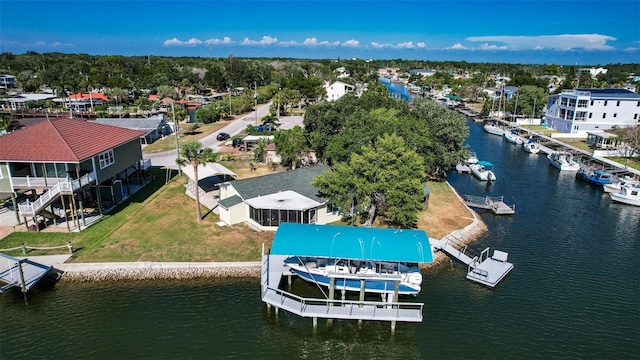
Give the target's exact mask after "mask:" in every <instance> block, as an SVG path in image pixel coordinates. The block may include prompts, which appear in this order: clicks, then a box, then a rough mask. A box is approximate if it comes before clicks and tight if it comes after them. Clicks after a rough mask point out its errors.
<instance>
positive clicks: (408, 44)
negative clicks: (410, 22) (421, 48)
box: [395, 41, 413, 49]
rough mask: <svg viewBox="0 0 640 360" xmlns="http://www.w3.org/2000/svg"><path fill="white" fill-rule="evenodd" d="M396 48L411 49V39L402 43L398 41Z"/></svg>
mask: <svg viewBox="0 0 640 360" xmlns="http://www.w3.org/2000/svg"><path fill="white" fill-rule="evenodd" d="M395 48H396V49H413V42H412V41H405V42H402V43H398V44H397V45H396V46H395Z"/></svg>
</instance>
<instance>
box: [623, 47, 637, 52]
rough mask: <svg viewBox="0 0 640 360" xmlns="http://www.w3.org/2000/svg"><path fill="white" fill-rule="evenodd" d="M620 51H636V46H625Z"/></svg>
mask: <svg viewBox="0 0 640 360" xmlns="http://www.w3.org/2000/svg"><path fill="white" fill-rule="evenodd" d="M622 51H624V52H636V51H638V48H636V47H628V48H625V49H624V50H622Z"/></svg>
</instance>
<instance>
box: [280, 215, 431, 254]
mask: <svg viewBox="0 0 640 360" xmlns="http://www.w3.org/2000/svg"><path fill="white" fill-rule="evenodd" d="M271 254H274V255H289V256H315V257H324V258H340V259H357V260H363V259H364V260H374V261H401V262H420V263H430V262H432V261H433V254H432V252H431V246H430V244H429V237H428V236H427V233H426V232H425V231H423V230H406V229H379V228H361V227H355V226H331V225H315V224H294V223H282V224H280V226H279V227H278V231H276V235H275V238H274V239H273V245H272V247H271Z"/></svg>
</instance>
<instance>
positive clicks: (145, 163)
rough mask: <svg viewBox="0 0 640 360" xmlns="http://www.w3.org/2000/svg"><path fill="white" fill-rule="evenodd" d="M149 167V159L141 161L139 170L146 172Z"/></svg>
mask: <svg viewBox="0 0 640 360" xmlns="http://www.w3.org/2000/svg"><path fill="white" fill-rule="evenodd" d="M150 167H151V159H142V160H140V168H141V169H142V170H147V169H148V168H150Z"/></svg>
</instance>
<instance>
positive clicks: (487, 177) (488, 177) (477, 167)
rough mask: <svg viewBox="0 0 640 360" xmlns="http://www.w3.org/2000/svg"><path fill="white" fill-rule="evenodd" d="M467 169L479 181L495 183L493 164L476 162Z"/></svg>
mask: <svg viewBox="0 0 640 360" xmlns="http://www.w3.org/2000/svg"><path fill="white" fill-rule="evenodd" d="M469 169H471V172H472V173H473V175H475V176H476V177H477V178H478V179H479V180H481V181H496V179H497V178H496V174H495V173H494V172H493V164H492V163H490V162H488V161H478V162H477V163H476V164H471V165H469Z"/></svg>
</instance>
